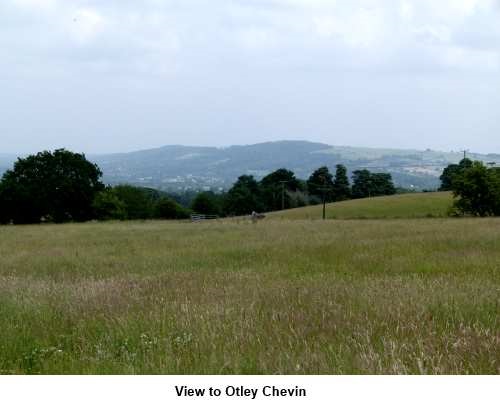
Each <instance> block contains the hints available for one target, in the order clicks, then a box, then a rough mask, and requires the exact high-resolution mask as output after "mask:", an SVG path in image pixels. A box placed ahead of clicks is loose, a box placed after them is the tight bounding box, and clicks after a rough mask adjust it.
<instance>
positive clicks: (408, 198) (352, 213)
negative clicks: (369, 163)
mask: <svg viewBox="0 0 500 405" xmlns="http://www.w3.org/2000/svg"><path fill="white" fill-rule="evenodd" d="M452 202H453V199H452V195H451V193H446V192H445V193H414V194H400V195H394V196H388V197H376V198H364V199H361V200H350V201H343V202H339V203H334V204H328V205H327V209H326V216H327V218H328V219H381V218H392V219H396V218H426V217H431V218H435V217H445V216H446V215H447V211H448V208H450V206H451V205H452ZM322 215H323V206H322V205H315V206H309V207H304V208H297V209H293V210H287V211H281V212H274V213H271V214H270V217H272V218H275V219H279V218H281V219H321V218H322Z"/></svg>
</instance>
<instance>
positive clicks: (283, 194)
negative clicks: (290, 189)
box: [280, 180, 288, 211]
mask: <svg viewBox="0 0 500 405" xmlns="http://www.w3.org/2000/svg"><path fill="white" fill-rule="evenodd" d="M280 183H281V211H284V210H285V184H286V183H288V181H287V180H281V181H280Z"/></svg>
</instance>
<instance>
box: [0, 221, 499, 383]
mask: <svg viewBox="0 0 500 405" xmlns="http://www.w3.org/2000/svg"><path fill="white" fill-rule="evenodd" d="M499 229H500V220H498V219H485V220H480V219H477V220H474V219H465V220H454V219H422V220H387V221H369V220H367V221H335V222H333V221H328V222H321V221H314V222H312V221H300V220H298V221H286V222H285V221H272V220H269V221H264V222H262V223H259V224H257V225H253V224H250V223H246V222H241V223H236V222H234V221H233V222H229V221H228V222H220V223H211V224H185V223H184V224H183V223H168V222H145V223H109V224H84V225H63V226H55V225H54V226H53V225H48V226H25V227H0V241H1V242H0V258H1V259H0V372H1V373H498V372H500V326H499V305H500V302H499V300H500V295H499V289H500V269H499V263H500V231H499Z"/></svg>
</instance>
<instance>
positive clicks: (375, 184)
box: [371, 173, 396, 196]
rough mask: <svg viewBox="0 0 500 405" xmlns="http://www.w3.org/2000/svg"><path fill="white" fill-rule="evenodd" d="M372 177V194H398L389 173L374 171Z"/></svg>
mask: <svg viewBox="0 0 500 405" xmlns="http://www.w3.org/2000/svg"><path fill="white" fill-rule="evenodd" d="M371 178H372V180H371V185H372V192H371V195H372V196H381V195H394V194H396V187H395V186H394V183H393V182H392V176H391V175H390V174H389V173H372V174H371Z"/></svg>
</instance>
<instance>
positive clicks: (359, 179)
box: [352, 169, 396, 198]
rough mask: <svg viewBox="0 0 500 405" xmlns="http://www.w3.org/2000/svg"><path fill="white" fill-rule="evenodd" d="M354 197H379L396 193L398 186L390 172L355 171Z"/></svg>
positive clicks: (353, 177)
mask: <svg viewBox="0 0 500 405" xmlns="http://www.w3.org/2000/svg"><path fill="white" fill-rule="evenodd" d="M352 179H353V183H352V198H367V197H377V196H382V195H393V194H396V187H395V186H394V183H393V182H392V176H391V174H389V173H371V172H370V171H369V170H366V169H363V170H356V171H354V172H353V176H352Z"/></svg>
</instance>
